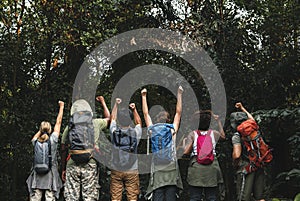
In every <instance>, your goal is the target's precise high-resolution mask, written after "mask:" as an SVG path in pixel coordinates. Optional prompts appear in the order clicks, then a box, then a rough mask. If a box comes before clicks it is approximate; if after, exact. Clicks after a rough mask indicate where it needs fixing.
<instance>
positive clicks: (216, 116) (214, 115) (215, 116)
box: [212, 113, 219, 121]
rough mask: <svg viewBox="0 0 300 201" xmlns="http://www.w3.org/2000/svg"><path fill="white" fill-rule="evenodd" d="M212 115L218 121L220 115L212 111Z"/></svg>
mask: <svg viewBox="0 0 300 201" xmlns="http://www.w3.org/2000/svg"><path fill="white" fill-rule="evenodd" d="M212 116H213V117H214V119H215V120H216V121H218V120H219V115H216V114H213V113H212Z"/></svg>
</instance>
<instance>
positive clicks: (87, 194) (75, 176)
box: [64, 163, 100, 201]
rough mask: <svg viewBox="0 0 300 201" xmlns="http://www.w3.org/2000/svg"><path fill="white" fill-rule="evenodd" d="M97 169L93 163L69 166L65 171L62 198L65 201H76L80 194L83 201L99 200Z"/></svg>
mask: <svg viewBox="0 0 300 201" xmlns="http://www.w3.org/2000/svg"><path fill="white" fill-rule="evenodd" d="M98 177H99V174H98V168H97V165H96V164H94V163H88V164H86V165H82V166H76V165H74V166H70V167H67V170H66V183H65V188H64V197H65V200H66V201H78V200H79V198H80V194H81V196H82V200H83V201H96V200H98V199H99V189H100V186H99V183H98Z"/></svg>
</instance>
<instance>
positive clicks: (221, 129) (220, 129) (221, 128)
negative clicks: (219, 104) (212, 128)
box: [212, 113, 226, 139]
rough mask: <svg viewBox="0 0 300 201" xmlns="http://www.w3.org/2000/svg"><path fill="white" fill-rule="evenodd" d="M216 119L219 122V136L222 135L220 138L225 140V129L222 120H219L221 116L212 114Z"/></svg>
mask: <svg viewBox="0 0 300 201" xmlns="http://www.w3.org/2000/svg"><path fill="white" fill-rule="evenodd" d="M212 115H213V117H214V119H215V120H216V121H217V123H218V127H219V134H220V137H221V138H222V139H225V137H226V136H225V132H224V129H223V126H222V123H221V120H220V119H219V115H216V114H214V113H212Z"/></svg>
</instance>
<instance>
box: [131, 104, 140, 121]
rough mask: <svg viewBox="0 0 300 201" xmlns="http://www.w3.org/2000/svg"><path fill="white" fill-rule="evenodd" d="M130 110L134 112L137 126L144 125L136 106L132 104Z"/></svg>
mask: <svg viewBox="0 0 300 201" xmlns="http://www.w3.org/2000/svg"><path fill="white" fill-rule="evenodd" d="M129 108H130V109H131V110H132V113H133V118H134V123H135V125H138V124H139V125H142V120H141V117H140V115H139V113H138V112H137V109H136V107H135V104H134V103H130V104H129Z"/></svg>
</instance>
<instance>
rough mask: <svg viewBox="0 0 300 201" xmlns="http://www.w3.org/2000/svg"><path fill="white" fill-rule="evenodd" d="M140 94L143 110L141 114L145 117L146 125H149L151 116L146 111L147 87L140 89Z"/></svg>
mask: <svg viewBox="0 0 300 201" xmlns="http://www.w3.org/2000/svg"><path fill="white" fill-rule="evenodd" d="M141 94H142V110H143V114H144V119H145V123H146V126H147V127H149V126H151V125H152V120H151V117H150V115H149V111H148V104H147V89H143V90H142V91H141Z"/></svg>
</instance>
